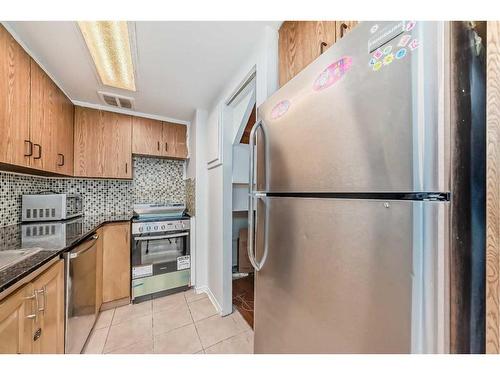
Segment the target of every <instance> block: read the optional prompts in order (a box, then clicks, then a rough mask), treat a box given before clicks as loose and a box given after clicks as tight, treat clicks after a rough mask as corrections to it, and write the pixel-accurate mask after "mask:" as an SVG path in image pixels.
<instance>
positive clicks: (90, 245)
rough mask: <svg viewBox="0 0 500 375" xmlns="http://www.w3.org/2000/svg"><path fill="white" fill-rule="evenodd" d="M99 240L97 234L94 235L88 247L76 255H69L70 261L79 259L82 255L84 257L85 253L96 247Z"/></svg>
mask: <svg viewBox="0 0 500 375" xmlns="http://www.w3.org/2000/svg"><path fill="white" fill-rule="evenodd" d="M98 238H99V235H98V234H97V233H96V234H94V235H93V236H92V237H91V238H90V240H88V245H87V246H85V247H84V248H83V249H80V250H78V251H77V252H75V253H72V252H70V254H69V259H76V258H78V257H79V256H80V255H82V254H83V253H86V252H87V251H88V250H90V249H91V248H92V246H94V244H95V242H96V241H97V239H98Z"/></svg>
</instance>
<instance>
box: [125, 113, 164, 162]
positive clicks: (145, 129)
mask: <svg viewBox="0 0 500 375" xmlns="http://www.w3.org/2000/svg"><path fill="white" fill-rule="evenodd" d="M162 129H163V123H162V122H161V121H158V120H152V119H147V118H142V117H133V119H132V153H134V154H138V155H152V156H162V155H163V150H164V145H163V138H162V132H163V130H162Z"/></svg>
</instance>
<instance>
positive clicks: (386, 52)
mask: <svg viewBox="0 0 500 375" xmlns="http://www.w3.org/2000/svg"><path fill="white" fill-rule="evenodd" d="M391 51H392V46H391V45H388V46H387V47H385V48H384V55H388V54H389V53H391Z"/></svg>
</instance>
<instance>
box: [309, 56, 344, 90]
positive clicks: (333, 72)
mask: <svg viewBox="0 0 500 375" xmlns="http://www.w3.org/2000/svg"><path fill="white" fill-rule="evenodd" d="M351 66H352V57H350V56H344V57H342V58H341V59H340V60H337V61H335V62H334V63H332V64H330V65H328V66H327V67H326V69H325V70H323V71H322V72H321V74H320V75H319V76H318V78H316V80H315V81H314V84H313V89H314V90H315V91H321V90H324V89H326V88H327V87H330V86H331V85H333V84H334V83H336V82H338V81H339V80H340V79H341V78H342V77H343V76H344V74H345V73H347V72H348V71H349V69H351Z"/></svg>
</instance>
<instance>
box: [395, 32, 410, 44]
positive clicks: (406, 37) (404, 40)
mask: <svg viewBox="0 0 500 375" xmlns="http://www.w3.org/2000/svg"><path fill="white" fill-rule="evenodd" d="M410 39H411V35H410V34H406V35H403V36H402V37H401V39H399V43H398V47H406V45H407V44H408V42H409V41H410Z"/></svg>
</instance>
